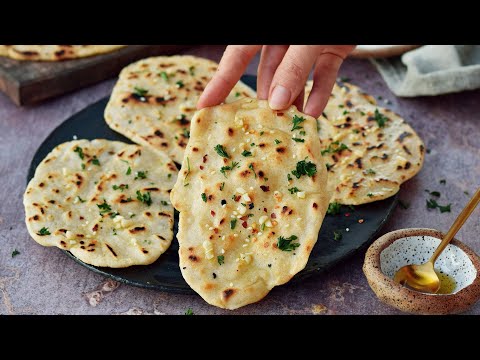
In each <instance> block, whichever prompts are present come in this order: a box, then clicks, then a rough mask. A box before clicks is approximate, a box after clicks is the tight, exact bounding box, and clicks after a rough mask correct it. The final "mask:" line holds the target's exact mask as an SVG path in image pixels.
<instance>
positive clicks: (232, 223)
mask: <svg viewBox="0 0 480 360" xmlns="http://www.w3.org/2000/svg"><path fill="white" fill-rule="evenodd" d="M234 196H235V195H234ZM236 225H237V219H232V220H230V229H231V230H233V229H235V226H236Z"/></svg>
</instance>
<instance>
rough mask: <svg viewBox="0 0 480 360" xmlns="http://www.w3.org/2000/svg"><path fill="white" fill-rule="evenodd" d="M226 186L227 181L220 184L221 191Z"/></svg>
mask: <svg viewBox="0 0 480 360" xmlns="http://www.w3.org/2000/svg"><path fill="white" fill-rule="evenodd" d="M224 187H225V182H222V185H220V191H223V188H224Z"/></svg>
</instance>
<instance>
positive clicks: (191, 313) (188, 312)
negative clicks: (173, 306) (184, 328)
mask: <svg viewBox="0 0 480 360" xmlns="http://www.w3.org/2000/svg"><path fill="white" fill-rule="evenodd" d="M185 315H195V314H194V313H193V310H192V309H190V308H188V309H187V311H185Z"/></svg>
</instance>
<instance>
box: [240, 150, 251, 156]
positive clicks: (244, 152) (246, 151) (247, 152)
mask: <svg viewBox="0 0 480 360" xmlns="http://www.w3.org/2000/svg"><path fill="white" fill-rule="evenodd" d="M242 155H243V156H245V157H248V156H252V152H251V151H248V150H243V152H242Z"/></svg>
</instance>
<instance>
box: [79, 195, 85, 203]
mask: <svg viewBox="0 0 480 360" xmlns="http://www.w3.org/2000/svg"><path fill="white" fill-rule="evenodd" d="M77 199H78V201H80V202H81V203H84V202H85V201H87V200H83V199H82V198H81V197H80V196H77Z"/></svg>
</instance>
